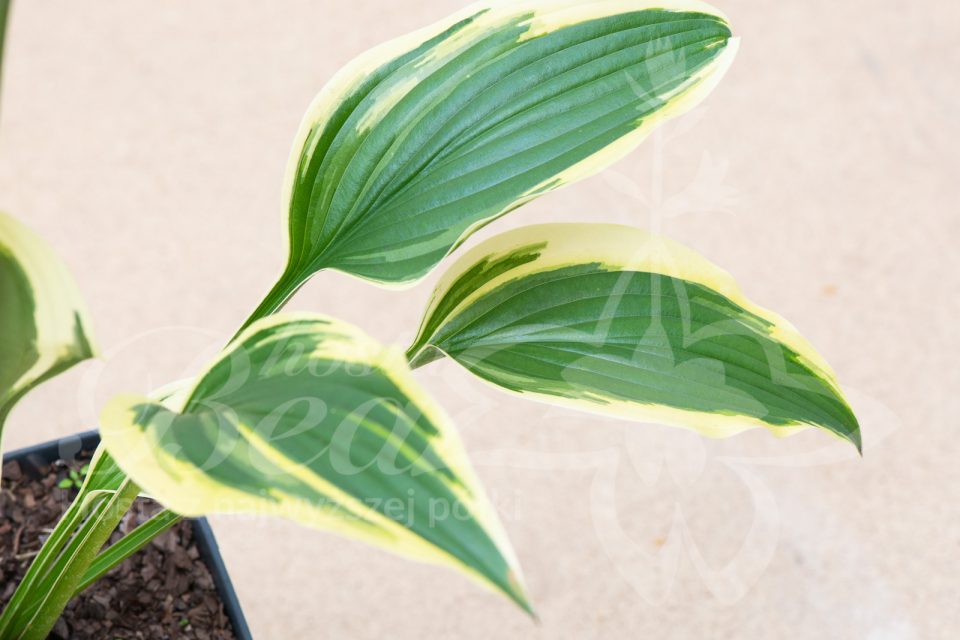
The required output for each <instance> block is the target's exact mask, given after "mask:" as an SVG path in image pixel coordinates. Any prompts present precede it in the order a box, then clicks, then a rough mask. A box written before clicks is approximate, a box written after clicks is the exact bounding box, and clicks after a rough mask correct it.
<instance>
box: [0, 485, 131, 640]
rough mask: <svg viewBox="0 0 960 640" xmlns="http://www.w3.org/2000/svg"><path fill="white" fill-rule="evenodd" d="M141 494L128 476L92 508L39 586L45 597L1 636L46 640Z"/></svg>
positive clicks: (24, 639) (5, 637)
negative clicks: (82, 579) (109, 539)
mask: <svg viewBox="0 0 960 640" xmlns="http://www.w3.org/2000/svg"><path fill="white" fill-rule="evenodd" d="M139 493H140V487H138V486H137V485H136V484H135V483H133V482H132V481H130V480H129V479H127V480H124V481H123V483H122V484H121V486H120V488H119V489H118V490H117V491H116V492H114V493H113V494H112V495H111V496H110V498H109V499H108V500H105V501H103V502H101V504H100V505H98V506H97V508H95V509H94V510H93V512H92V513H91V514H90V516H89V518H88V519H87V521H86V522H84V524H83V525H82V526H81V527H80V530H79V531H78V532H77V533H76V535H75V536H74V537H73V539H71V540H70V542H69V544H67V546H66V548H65V549H64V550H63V552H62V553H61V554H59V556H58V557H57V559H56V562H54V564H53V566H52V567H50V569H49V572H50V574H49V576H45V577H44V579H43V580H42V581H41V583H40V584H39V585H37V586H38V587H39V588H38V591H39V592H40V593H42V594H43V597H42V599H41V600H40V601H39V602H38V603H36V605H34V606H31V607H29V608H28V609H27V610H26V611H21V612H18V613H19V615H18V616H17V617H18V619H17V621H16V622H15V623H14V625H13V628H12V629H8V630H7V631H5V632H4V634H3V636H2V637H3V639H4V640H7V638H10V639H11V640H12V639H14V638H15V639H16V640H43V639H44V638H46V637H47V635H49V633H50V631H51V629H53V626H54V625H55V624H56V622H57V620H58V619H59V618H60V615H61V614H62V613H63V609H64V607H66V606H67V602H69V601H70V598H72V597H73V595H74V593H75V592H76V590H77V586H78V585H79V584H80V581H81V578H82V577H83V575H84V574H85V573H86V571H87V569H88V568H89V567H90V564H91V563H92V562H93V560H94V559H95V558H96V557H97V553H98V552H99V551H100V549H101V548H102V547H103V545H104V544H105V543H106V542H107V539H108V538H109V537H110V534H111V533H113V530H114V529H116V528H117V525H118V524H119V523H120V520H121V519H122V518H123V516H124V514H126V512H127V510H129V508H130V506H131V505H132V504H133V501H134V500H136V498H137V495H139ZM4 615H5V616H6V615H7V612H4Z"/></svg>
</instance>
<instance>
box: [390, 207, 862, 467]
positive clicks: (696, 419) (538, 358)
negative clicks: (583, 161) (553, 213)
mask: <svg viewBox="0 0 960 640" xmlns="http://www.w3.org/2000/svg"><path fill="white" fill-rule="evenodd" d="M443 354H447V355H449V356H450V357H451V358H453V359H454V360H456V361H457V362H459V363H460V364H461V365H463V366H464V367H466V368H467V369H468V370H470V371H471V372H473V373H475V374H476V375H478V376H480V377H481V378H483V379H485V380H487V381H489V382H492V383H493V384H495V385H498V386H500V387H503V388H505V389H508V390H510V391H515V392H519V393H521V394H523V395H525V396H526V395H530V396H534V397H540V398H543V399H548V400H550V401H551V402H557V403H560V404H570V405H573V406H575V407H578V408H582V409H587V410H591V411H598V412H603V413H610V414H614V415H617V416H621V417H628V418H636V419H643V420H651V421H656V422H665V423H670V424H676V425H680V426H686V427H691V428H694V429H696V430H697V431H699V432H701V433H703V434H705V435H710V436H725V435H730V434H734V433H737V432H739V431H741V430H743V429H746V428H749V427H752V426H763V427H767V428H769V429H770V430H771V431H773V432H774V433H777V434H786V433H789V432H792V431H793V430H795V428H799V427H805V426H816V427H822V428H823V429H826V430H827V431H830V432H832V433H834V434H836V435H838V436H840V437H842V438H845V439H847V440H849V441H851V442H853V443H854V444H855V445H857V447H858V448H859V446H860V429H859V426H858V424H857V420H856V418H855V417H854V415H853V413H852V411H851V410H850V407H849V406H848V404H847V402H846V400H845V399H844V397H843V394H842V393H841V391H840V388H839V386H838V385H837V382H836V379H835V377H834V374H833V373H832V372H831V370H830V367H829V366H828V365H827V363H826V362H824V360H823V358H821V357H820V355H819V354H818V353H817V352H816V351H815V350H814V349H813V347H811V346H810V344H808V343H807V341H806V340H804V339H803V338H802V337H801V336H800V334H799V333H797V331H796V329H794V328H793V327H792V326H791V325H790V324H789V323H788V322H787V321H786V320H784V319H783V318H781V317H780V316H778V315H776V314H774V313H771V312H770V311H767V310H766V309H763V308H761V307H759V306H757V305H755V304H753V303H752V302H750V301H749V300H747V299H746V298H745V297H744V296H743V294H742V293H741V292H740V289H739V288H738V287H737V285H736V283H735V282H734V281H733V279H732V278H731V277H730V276H729V275H728V274H727V273H726V272H724V271H723V270H721V269H719V268H718V267H716V266H714V265H713V264H711V263H710V262H708V261H707V260H706V259H704V258H703V257H701V256H700V255H698V254H696V253H695V252H693V251H691V250H690V249H687V248H685V247H682V246H680V245H678V244H676V243H674V242H670V241H668V240H666V239H663V238H660V237H657V236H654V235H651V234H648V233H646V232H644V231H641V230H639V229H634V228H632V227H625V226H620V225H581V224H555V225H539V226H533V227H526V228H522V229H519V230H517V231H514V232H510V233H505V234H502V235H500V236H497V237H495V238H493V239H491V240H489V241H487V242H485V243H482V244H481V245H480V246H478V247H477V248H476V249H474V250H473V251H471V252H470V253H469V254H467V255H466V256H464V257H463V258H462V259H461V260H460V261H458V262H457V263H456V264H455V265H454V266H453V267H452V268H451V269H450V272H449V273H447V274H446V275H445V277H444V279H443V280H442V281H441V283H440V284H439V285H438V287H437V289H436V291H435V292H434V294H433V298H432V300H431V303H430V306H429V309H428V311H427V313H426V315H425V318H424V321H423V325H422V326H421V329H420V334H419V336H418V337H417V339H416V340H415V342H414V345H413V346H412V347H411V349H410V350H409V351H408V356H409V357H410V359H411V362H413V364H414V366H418V365H420V364H423V363H426V362H429V361H430V360H433V359H435V358H438V357H442V355H443Z"/></svg>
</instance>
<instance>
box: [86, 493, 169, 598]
mask: <svg viewBox="0 0 960 640" xmlns="http://www.w3.org/2000/svg"><path fill="white" fill-rule="evenodd" d="M181 520H183V517H182V516H180V515H178V514H176V513H173V512H172V511H168V510H166V509H164V510H163V511H160V512H159V513H157V514H156V515H154V516H153V517H152V518H150V519H149V520H147V521H146V522H144V523H143V524H142V525H140V526H139V527H137V528H136V529H134V530H133V531H131V532H130V533H128V534H127V535H125V536H124V537H123V538H121V539H120V540H118V541H117V542H116V543H114V544H113V545H111V546H110V547H108V548H107V549H104V550H103V551H102V552H101V553H100V555H98V556H97V557H96V558H95V559H94V561H93V562H92V563H91V564H90V567H89V568H87V572H86V573H85V574H84V576H83V579H82V580H81V581H80V584H78V585H77V592H76V593H75V594H74V595H77V594H79V593H80V592H81V591H83V590H84V589H86V588H87V587H89V586H90V585H92V584H93V583H94V582H96V581H97V580H99V579H100V578H102V577H103V576H105V575H106V574H108V573H109V572H110V571H111V570H112V569H113V568H114V567H116V566H117V565H118V564H120V563H121V562H123V561H124V560H126V559H127V558H129V557H130V556H132V555H133V554H135V553H136V552H137V551H139V550H140V549H142V548H144V547H145V546H147V544H149V542H150V541H151V540H153V539H154V538H156V537H157V536H158V535H160V534H161V533H163V532H164V531H166V530H167V529H169V528H170V527H172V526H173V525H175V524H177V523H178V522H180V521H181Z"/></svg>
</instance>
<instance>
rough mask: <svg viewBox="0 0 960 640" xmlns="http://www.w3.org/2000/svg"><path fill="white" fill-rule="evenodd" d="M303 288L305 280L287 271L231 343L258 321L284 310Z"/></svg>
mask: <svg viewBox="0 0 960 640" xmlns="http://www.w3.org/2000/svg"><path fill="white" fill-rule="evenodd" d="M302 286H303V280H302V279H301V278H300V277H298V276H296V275H290V273H289V272H288V271H285V272H284V273H283V275H281V276H280V279H279V280H277V283H276V284H275V285H273V288H272V289H270V292H269V293H268V294H267V295H266V296H264V298H263V300H261V301H260V305H259V306H257V308H256V309H254V310H253V313H251V314H250V317H249V318H247V320H246V322H244V323H243V324H242V325H241V326H240V328H239V329H238V330H237V332H236V333H235V334H234V335H233V337H232V338H231V339H230V342H233V341H234V340H236V339H237V337H238V336H239V335H240V334H241V333H243V331H244V330H245V329H246V328H247V327H249V326H250V325H251V324H253V323H254V322H256V321H257V320H261V319H263V318H266V317H267V316H269V315H272V314H274V313H276V312H277V311H279V310H280V309H282V308H283V307H284V305H286V304H287V301H288V300H289V299H290V298H291V297H292V296H293V294H295V293H296V292H297V289H299V288H300V287H302Z"/></svg>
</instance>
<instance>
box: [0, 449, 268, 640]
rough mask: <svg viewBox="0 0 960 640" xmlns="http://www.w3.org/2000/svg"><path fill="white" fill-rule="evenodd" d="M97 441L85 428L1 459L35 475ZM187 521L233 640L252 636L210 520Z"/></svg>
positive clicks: (14, 452) (26, 472)
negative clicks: (211, 580)
mask: <svg viewBox="0 0 960 640" xmlns="http://www.w3.org/2000/svg"><path fill="white" fill-rule="evenodd" d="M99 444H100V434H99V433H97V432H96V431H87V432H85V433H80V434H77V435H74V436H68V437H66V438H61V439H60V440H53V441H51V442H46V443H44V444H38V445H34V446H32V447H26V448H24V449H18V450H17V451H13V452H11V453H8V454H6V455H5V456H3V462H4V464H6V463H7V462H10V461H11V460H16V461H17V462H19V463H20V468H21V469H22V470H23V472H24V473H25V474H29V475H39V471H38V469H39V467H41V466H44V465H48V464H51V463H53V462H55V461H57V460H65V461H67V462H72V461H73V460H75V459H76V457H77V455H78V454H79V453H80V452H81V451H93V450H94V449H96V448H97V446H98V445H99ZM190 522H191V524H192V525H193V539H194V541H195V542H196V543H197V550H198V551H199V552H200V557H201V559H202V560H203V563H204V564H205V565H207V569H209V570H210V575H211V577H213V583H214V585H216V587H217V595H218V596H219V597H220V601H221V602H222V603H223V610H224V613H226V615H227V618H228V619H229V620H230V625H231V626H232V627H233V633H234V635H236V637H237V640H253V636H251V635H250V628H249V627H247V621H246V619H245V618H244V617H243V611H242V610H241V609H240V601H239V600H238V599H237V594H236V592H235V591H234V590H233V583H231V582H230V576H229V575H227V568H226V567H225V566H224V564H223V558H222V557H221V556H220V548H219V547H218V546H217V540H216V538H214V536H213V529H211V528H210V523H209V522H207V519H206V518H196V519H192V520H191V521H190Z"/></svg>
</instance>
